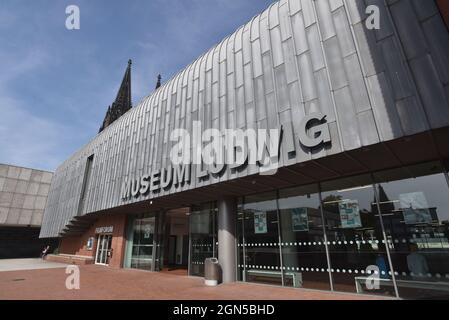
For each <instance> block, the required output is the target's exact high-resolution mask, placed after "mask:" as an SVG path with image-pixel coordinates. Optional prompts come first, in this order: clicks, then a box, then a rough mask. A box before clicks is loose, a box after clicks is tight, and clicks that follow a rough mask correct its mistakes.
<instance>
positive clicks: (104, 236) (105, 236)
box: [94, 233, 112, 266]
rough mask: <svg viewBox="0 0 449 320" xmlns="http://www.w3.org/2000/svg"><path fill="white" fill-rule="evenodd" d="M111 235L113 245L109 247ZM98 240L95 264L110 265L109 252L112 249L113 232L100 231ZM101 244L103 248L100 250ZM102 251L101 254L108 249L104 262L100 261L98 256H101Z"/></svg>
mask: <svg viewBox="0 0 449 320" xmlns="http://www.w3.org/2000/svg"><path fill="white" fill-rule="evenodd" d="M109 237H110V239H111V246H110V247H109ZM106 239H107V240H106ZM105 240H106V243H105ZM96 241H97V248H96V250H95V260H94V261H95V264H96V265H100V266H109V261H108V258H109V256H108V253H109V252H110V251H111V249H112V234H111V233H99V234H97V239H96ZM104 244H106V248H107V249H105V248H104ZM100 246H101V250H100ZM100 251H101V254H102V253H104V251H106V257H105V258H106V259H105V261H106V262H104V263H103V262H98V258H99V256H98V254H99V253H100ZM101 260H102V259H101V257H100V261H101Z"/></svg>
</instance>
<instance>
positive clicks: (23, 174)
mask: <svg viewBox="0 0 449 320" xmlns="http://www.w3.org/2000/svg"><path fill="white" fill-rule="evenodd" d="M52 178H53V173H51V172H47V171H41V170H35V169H29V168H22V167H16V166H11V165H6V164H0V226H5V225H7V226H36V227H37V226H41V224H42V218H43V214H44V208H45V205H46V202H47V197H48V192H49V190H50V184H51V180H52Z"/></svg>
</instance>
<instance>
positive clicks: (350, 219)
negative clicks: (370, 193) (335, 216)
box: [338, 200, 362, 229]
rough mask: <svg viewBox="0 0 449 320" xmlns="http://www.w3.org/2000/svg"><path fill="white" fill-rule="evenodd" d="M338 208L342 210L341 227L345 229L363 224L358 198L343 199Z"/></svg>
mask: <svg viewBox="0 0 449 320" xmlns="http://www.w3.org/2000/svg"><path fill="white" fill-rule="evenodd" d="M338 208H339V211H340V220H341V227H342V228H343V229H351V228H359V227H361V226H362V220H361V219H360V212H359V202H358V201H357V200H343V201H341V202H340V203H339V204H338Z"/></svg>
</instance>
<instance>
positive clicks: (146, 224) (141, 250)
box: [125, 215, 156, 271]
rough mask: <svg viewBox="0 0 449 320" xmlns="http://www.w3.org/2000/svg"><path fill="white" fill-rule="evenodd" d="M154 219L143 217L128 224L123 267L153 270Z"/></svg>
mask: <svg viewBox="0 0 449 320" xmlns="http://www.w3.org/2000/svg"><path fill="white" fill-rule="evenodd" d="M155 224H156V217H154V216H149V215H144V216H140V217H135V218H132V220H131V221H130V223H129V229H128V235H129V236H128V241H127V248H126V257H125V267H127V268H134V269H143V270H149V271H153V270H154V257H155V250H154V247H155V238H154V233H155Z"/></svg>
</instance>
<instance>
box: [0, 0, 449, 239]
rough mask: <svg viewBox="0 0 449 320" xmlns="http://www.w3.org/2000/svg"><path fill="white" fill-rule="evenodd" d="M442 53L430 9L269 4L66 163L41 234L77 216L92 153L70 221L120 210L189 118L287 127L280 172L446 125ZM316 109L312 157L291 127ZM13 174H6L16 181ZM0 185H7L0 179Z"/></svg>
mask: <svg viewBox="0 0 449 320" xmlns="http://www.w3.org/2000/svg"><path fill="white" fill-rule="evenodd" d="M368 4H376V5H378V6H379V7H380V9H381V23H382V28H381V30H368V29H367V28H366V27H365V18H366V13H365V10H366V6H367V5H368ZM448 48H449V35H448V33H447V29H446V27H445V25H444V23H443V22H442V19H441V16H440V15H439V13H438V11H437V10H436V8H435V5H434V3H433V2H432V1H420V0H413V1H409V0H396V1H381V0H366V1H364V0H316V1H313V0H283V1H281V2H276V3H274V4H272V5H271V6H270V7H269V8H268V9H267V10H265V11H264V12H262V13H261V14H260V15H258V16H256V17H254V18H253V19H252V20H251V21H250V22H249V23H248V24H246V25H245V26H242V27H240V28H239V29H238V30H237V31H236V32H235V33H233V34H232V35H230V36H229V37H227V38H226V39H224V40H223V41H222V42H221V43H219V44H218V45H217V46H215V47H214V48H212V49H210V50H209V51H208V52H206V53H205V54H203V55H202V56H200V57H199V58H198V59H197V60H196V61H194V62H193V63H192V64H191V65H190V66H188V67H187V68H186V69H184V70H182V71H180V72H179V73H178V74H177V75H176V76H175V77H173V78H172V79H171V80H170V81H168V82H167V83H165V84H164V85H163V86H162V87H161V88H159V89H158V90H156V91H155V92H154V93H152V94H151V95H149V96H148V97H145V98H144V99H142V101H141V102H140V103H139V104H138V105H137V106H136V107H135V108H133V109H131V110H130V111H129V112H127V113H126V114H125V115H123V116H122V117H121V118H120V119H118V120H117V121H115V122H114V123H113V124H112V125H111V126H109V127H108V128H107V129H106V130H105V131H103V132H102V133H100V134H99V135H98V136H97V137H95V139H93V140H92V141H91V142H90V143H88V144H87V145H86V146H84V147H83V148H82V149H81V150H79V151H78V152H76V153H75V154H74V155H73V156H72V157H70V158H69V159H68V160H66V161H65V162H64V163H63V164H62V165H61V166H60V167H59V168H58V170H57V171H56V173H55V176H54V179H53V181H52V184H51V187H50V190H49V198H48V202H47V205H46V208H45V216H44V224H43V227H42V229H41V236H42V237H51V236H57V235H58V234H59V232H60V231H61V230H62V229H63V228H64V226H65V225H66V224H67V223H68V222H69V221H70V219H72V218H73V217H74V216H76V215H77V214H78V205H79V203H80V197H81V189H82V184H83V179H84V172H85V168H86V159H87V158H88V157H89V156H90V155H92V154H94V161H93V165H92V169H91V170H92V175H91V181H90V183H89V185H88V186H87V188H86V194H85V206H84V207H83V210H82V212H80V213H79V214H87V213H90V212H97V211H100V210H105V209H109V208H113V207H117V206H120V205H123V204H125V203H124V202H123V201H122V200H121V198H120V191H121V184H122V182H123V180H124V179H128V178H134V177H137V176H139V175H141V174H144V173H149V172H151V171H153V170H156V169H161V168H163V167H166V166H167V165H168V163H169V152H170V149H171V147H172V146H173V145H174V142H170V141H169V135H170V133H171V132H172V130H173V129H175V128H186V129H187V130H188V131H189V132H192V125H193V121H196V120H201V121H202V125H203V129H204V128H210V127H214V128H220V129H224V128H241V129H247V128H268V129H270V128H278V126H279V124H281V123H288V122H289V121H292V130H293V136H294V137H295V141H294V144H295V147H296V150H297V153H296V158H295V159H294V161H293V162H292V160H291V159H289V160H288V161H287V160H286V159H284V157H283V158H282V161H283V164H284V165H289V164H292V163H294V162H305V161H308V160H310V159H317V158H321V157H325V156H328V155H333V154H336V153H340V152H343V151H347V150H352V149H356V148H359V147H361V146H367V145H370V144H374V143H378V142H380V141H387V140H391V139H395V138H399V137H402V136H406V135H410V134H414V133H418V132H423V131H426V130H428V129H429V128H438V127H442V126H447V125H449V106H448V99H449V83H448V81H449V63H448V59H449V58H448V57H449V55H448ZM318 111H320V112H323V113H325V114H326V115H327V121H328V124H329V129H330V134H331V139H332V144H331V145H330V146H328V147H326V148H324V149H323V150H320V151H319V152H312V151H310V150H306V149H304V148H301V147H300V145H299V140H298V137H299V135H298V131H299V129H300V125H299V124H300V122H301V119H302V118H303V117H304V116H305V115H308V114H311V113H314V112H318ZM0 170H4V169H2V168H1V167H0ZM195 170H196V168H194V167H193V168H192V175H194V174H195V172H196V171H195ZM13 171H14V170H12V171H11V172H10V175H11V176H15V175H17V174H19V175H20V173H18V172H13ZM7 173H8V172H7ZM253 173H257V167H250V168H247V169H246V170H243V171H242V172H240V173H238V174H234V173H232V174H231V173H229V172H226V173H225V174H224V175H223V176H222V177H221V178H220V179H209V180H208V181H202V182H198V181H196V180H195V179H193V181H192V182H191V184H190V185H184V186H183V187H182V188H179V189H174V188H173V189H170V190H168V191H161V192H159V193H157V194H151V193H150V194H149V195H147V196H145V197H141V198H139V199H135V198H133V199H132V200H130V201H128V202H126V203H133V202H138V201H142V200H145V199H149V198H151V197H163V196H165V195H167V194H171V193H178V192H182V191H183V190H187V189H193V188H196V187H199V186H203V185H209V184H211V183H217V182H222V181H226V180H230V179H235V178H238V177H243V176H246V175H249V174H253ZM25 174H27V173H24V175H25ZM6 178H7V177H6ZM0 185H2V186H3V187H4V186H5V185H7V186H8V188H9V187H11V183H10V182H8V181H7V180H6V179H3V180H1V179H0ZM1 201H3V202H7V201H12V199H10V200H8V199H7V196H4V199H0V203H1ZM17 201H19V200H17ZM24 201H25V200H24ZM4 211H5V210H3V211H0V220H1V219H2V217H4V216H5V213H4ZM28 215H29V212H24V215H23V217H24V219H25V218H26V217H28Z"/></svg>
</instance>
